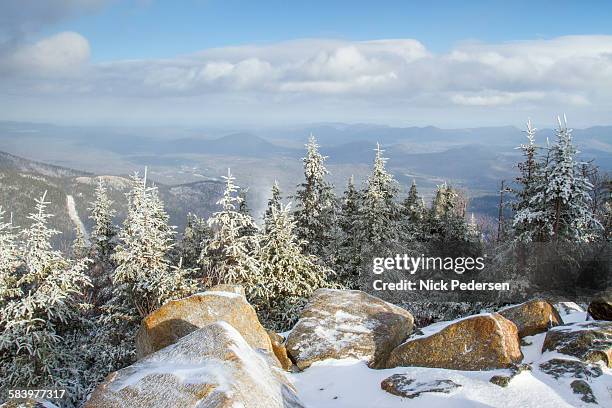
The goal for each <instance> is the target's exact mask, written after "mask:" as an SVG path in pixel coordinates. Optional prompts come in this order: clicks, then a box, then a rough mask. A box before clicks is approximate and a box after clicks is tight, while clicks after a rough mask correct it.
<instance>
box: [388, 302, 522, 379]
mask: <svg viewBox="0 0 612 408" xmlns="http://www.w3.org/2000/svg"><path fill="white" fill-rule="evenodd" d="M522 358H523V354H522V353H521V348H520V344H519V338H518V330H517V328H516V325H515V324H514V323H512V322H511V321H510V320H507V319H506V318H504V317H503V316H501V315H499V314H497V313H492V314H486V315H476V316H471V317H468V318H466V319H462V320H458V321H455V322H452V323H450V324H448V325H447V326H446V327H444V328H442V329H441V330H439V331H437V332H434V333H431V334H425V335H422V336H418V337H415V338H413V339H409V340H408V341H406V342H405V343H403V344H401V345H399V346H398V347H397V348H395V349H394V350H393V351H392V352H391V354H390V356H389V360H388V361H387V364H386V367H387V368H394V367H399V366H419V367H437V368H449V369H454V370H487V369H494V368H510V367H512V366H513V365H514V364H516V363H519V362H520V361H521V360H522Z"/></svg>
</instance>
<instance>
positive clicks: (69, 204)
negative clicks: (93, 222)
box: [66, 194, 89, 242]
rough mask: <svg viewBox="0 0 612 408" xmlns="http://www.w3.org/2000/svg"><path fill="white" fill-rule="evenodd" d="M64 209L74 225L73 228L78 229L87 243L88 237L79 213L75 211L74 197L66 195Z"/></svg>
mask: <svg viewBox="0 0 612 408" xmlns="http://www.w3.org/2000/svg"><path fill="white" fill-rule="evenodd" d="M66 209H67V210H68V215H69V216H70V220H71V221H72V222H73V223H74V226H75V227H77V228H79V229H80V230H81V232H82V233H83V238H85V241H86V242H88V241H89V235H88V234H87V229H86V228H85V224H83V221H82V220H81V217H79V212H78V211H77V209H76V205H75V203H74V197H73V196H71V195H70V194H68V195H67V196H66Z"/></svg>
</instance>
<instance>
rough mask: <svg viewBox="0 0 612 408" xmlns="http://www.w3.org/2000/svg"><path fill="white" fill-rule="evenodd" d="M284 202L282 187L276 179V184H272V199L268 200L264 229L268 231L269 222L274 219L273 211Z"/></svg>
mask: <svg viewBox="0 0 612 408" xmlns="http://www.w3.org/2000/svg"><path fill="white" fill-rule="evenodd" d="M281 203H282V196H281V191H280V187H279V186H278V181H276V180H274V184H273V185H272V193H271V196H270V199H269V200H268V205H267V207H266V212H265V213H264V231H268V227H269V226H268V224H267V222H268V221H269V220H271V219H272V211H274V210H278V209H279V208H280V206H281Z"/></svg>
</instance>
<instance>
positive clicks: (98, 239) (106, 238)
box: [89, 177, 117, 264]
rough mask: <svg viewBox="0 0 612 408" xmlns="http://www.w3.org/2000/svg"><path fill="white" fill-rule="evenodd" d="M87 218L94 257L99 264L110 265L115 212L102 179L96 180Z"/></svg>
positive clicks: (115, 230) (114, 234)
mask: <svg viewBox="0 0 612 408" xmlns="http://www.w3.org/2000/svg"><path fill="white" fill-rule="evenodd" d="M90 205H91V207H90V208H89V211H90V216H89V218H90V219H91V220H92V221H93V227H92V230H91V237H90V240H91V245H92V248H93V251H94V257H95V259H96V260H98V261H100V262H104V263H106V264H108V263H110V256H111V254H112V253H113V251H114V249H115V248H114V246H115V242H114V239H115V236H116V235H117V228H116V227H115V225H114V224H113V218H114V217H115V214H116V211H115V210H114V209H113V208H112V206H113V202H112V200H111V199H110V198H109V197H108V190H107V188H106V185H105V184H104V179H103V178H102V177H100V178H98V186H97V187H96V191H95V200H94V202H92V203H90Z"/></svg>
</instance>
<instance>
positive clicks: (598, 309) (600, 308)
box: [588, 289, 612, 321]
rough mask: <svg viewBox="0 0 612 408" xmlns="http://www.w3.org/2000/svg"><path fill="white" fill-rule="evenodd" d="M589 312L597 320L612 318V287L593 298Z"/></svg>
mask: <svg viewBox="0 0 612 408" xmlns="http://www.w3.org/2000/svg"><path fill="white" fill-rule="evenodd" d="M588 312H589V315H591V317H592V318H593V319H595V320H608V321H610V320H612V289H610V290H607V291H605V292H603V293H600V294H599V295H597V296H596V297H595V298H594V299H593V300H591V303H590V304H589V310H588Z"/></svg>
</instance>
